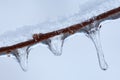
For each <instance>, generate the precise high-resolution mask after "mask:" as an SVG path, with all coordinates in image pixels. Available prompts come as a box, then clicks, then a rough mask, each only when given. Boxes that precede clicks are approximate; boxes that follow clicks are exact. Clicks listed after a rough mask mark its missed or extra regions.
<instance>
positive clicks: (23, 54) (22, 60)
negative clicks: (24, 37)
mask: <svg viewBox="0 0 120 80" xmlns="http://www.w3.org/2000/svg"><path fill="white" fill-rule="evenodd" d="M29 52H30V49H29V47H24V48H20V49H17V50H15V51H12V54H13V56H15V58H16V59H17V62H18V63H19V65H20V67H21V68H22V70H23V71H27V70H28V54H29Z"/></svg>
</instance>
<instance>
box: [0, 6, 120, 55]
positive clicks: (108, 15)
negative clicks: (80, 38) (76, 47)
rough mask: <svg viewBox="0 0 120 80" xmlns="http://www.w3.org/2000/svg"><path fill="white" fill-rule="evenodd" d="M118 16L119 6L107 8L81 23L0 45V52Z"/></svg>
mask: <svg viewBox="0 0 120 80" xmlns="http://www.w3.org/2000/svg"><path fill="white" fill-rule="evenodd" d="M119 17H120V7H118V8H115V9H112V10H109V11H107V12H104V13H102V14H100V15H98V16H94V17H92V18H90V19H88V20H85V21H83V22H81V23H78V24H74V25H71V26H68V27H67V28H63V29H60V30H56V31H53V32H48V33H44V34H41V33H39V34H33V39H30V40H28V41H24V42H20V43H16V44H13V45H11V46H3V47H0V54H7V53H9V52H12V51H14V50H16V49H19V48H23V47H26V46H31V45H34V44H37V43H39V42H41V41H44V40H47V39H49V38H51V37H54V36H56V35H60V34H74V33H76V32H77V31H80V29H82V28H83V27H86V26H87V25H90V24H92V23H94V22H98V21H100V22H101V21H104V20H108V19H117V18H119ZM18 37H19V36H18Z"/></svg>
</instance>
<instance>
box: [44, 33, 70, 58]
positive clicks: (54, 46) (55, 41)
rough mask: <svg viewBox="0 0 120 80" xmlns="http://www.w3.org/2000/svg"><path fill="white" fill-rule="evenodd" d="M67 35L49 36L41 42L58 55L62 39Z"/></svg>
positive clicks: (61, 46) (60, 51) (60, 50)
mask: <svg viewBox="0 0 120 80" xmlns="http://www.w3.org/2000/svg"><path fill="white" fill-rule="evenodd" d="M67 36H68V35H65V34H61V35H58V36H55V37H52V38H49V39H48V40H45V41H43V43H44V44H47V45H48V48H49V49H50V50H51V51H52V53H53V54H54V55H56V56H60V55H61V54H62V48H63V43H64V39H65V38H66V37H67Z"/></svg>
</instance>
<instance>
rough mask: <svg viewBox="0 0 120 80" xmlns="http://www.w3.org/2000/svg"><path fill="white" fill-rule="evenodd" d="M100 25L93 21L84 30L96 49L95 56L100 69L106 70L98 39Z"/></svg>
mask: <svg viewBox="0 0 120 80" xmlns="http://www.w3.org/2000/svg"><path fill="white" fill-rule="evenodd" d="M88 27H89V28H88ZM100 27H101V26H99V24H98V23H93V24H91V25H89V26H87V27H86V29H85V30H86V33H87V37H89V38H90V39H91V40H92V42H93V43H94V45H95V48H96V50H97V56H98V61H99V65H100V68H101V69H102V70H107V68H108V65H107V63H106V61H105V58H104V54H103V50H102V46H101V41H100Z"/></svg>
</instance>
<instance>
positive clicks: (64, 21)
mask: <svg viewBox="0 0 120 80" xmlns="http://www.w3.org/2000/svg"><path fill="white" fill-rule="evenodd" d="M113 3H114V4H113ZM87 4H89V5H87ZM94 4H96V5H94ZM108 5H109V6H108ZM119 5H120V0H110V1H104V0H99V1H96V0H92V1H86V2H85V3H83V4H80V5H79V7H80V10H79V11H78V12H77V13H75V14H74V15H71V16H67V17H66V16H64V17H62V18H61V19H58V20H48V21H45V22H43V23H38V24H36V25H27V26H22V27H20V28H16V29H14V30H10V31H9V30H7V31H6V32H4V33H1V35H0V40H1V42H0V46H1V47H3V46H9V45H12V44H15V43H19V42H22V41H26V40H29V39H32V35H33V34H34V33H47V32H51V31H54V30H58V29H62V28H65V27H68V26H71V25H73V24H77V23H80V22H82V21H84V20H87V19H89V18H91V17H93V16H97V15H99V14H101V13H103V12H106V11H109V10H111V9H114V8H117V7H119Z"/></svg>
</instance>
